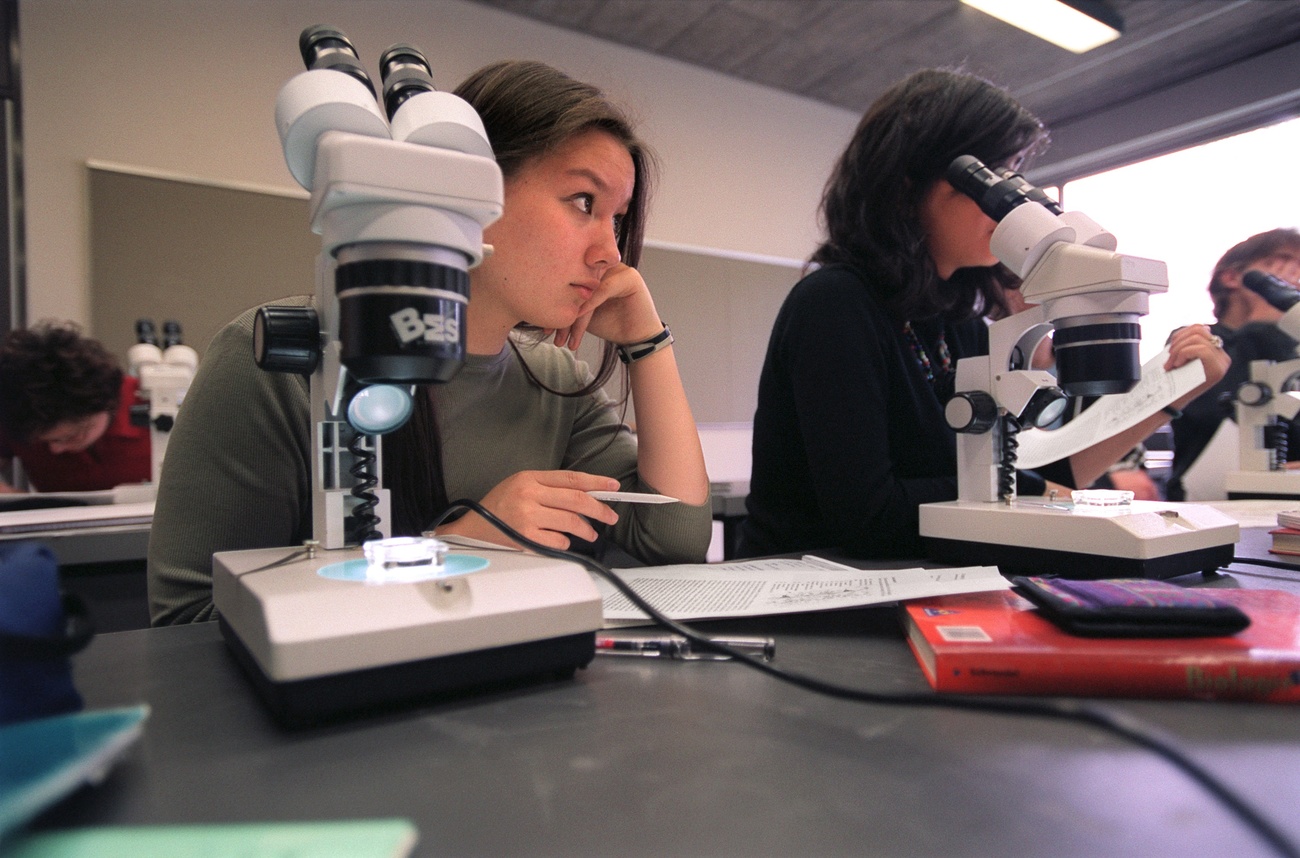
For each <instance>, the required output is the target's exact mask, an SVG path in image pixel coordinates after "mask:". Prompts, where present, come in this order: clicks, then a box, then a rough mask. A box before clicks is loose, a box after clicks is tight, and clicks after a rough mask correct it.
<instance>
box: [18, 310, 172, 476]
mask: <svg viewBox="0 0 1300 858" xmlns="http://www.w3.org/2000/svg"><path fill="white" fill-rule="evenodd" d="M137 387H138V381H137V380H136V379H135V378H133V377H131V376H129V375H126V374H124V373H123V372H122V368H121V366H120V365H119V363H118V362H117V360H115V359H114V358H113V356H112V355H110V354H109V353H108V351H107V350H106V349H105V348H104V346H103V345H102V344H100V342H99V341H98V340H93V339H89V338H87V337H84V336H82V335H81V332H80V330H79V328H78V327H77V326H76V325H73V324H71V323H59V322H52V321H47V322H41V323H38V324H36V325H33V326H32V327H30V328H25V329H18V330H13V331H10V332H9V334H8V335H7V336H6V337H5V339H4V342H3V344H2V345H0V468H8V467H9V466H10V464H11V463H12V462H13V461H14V460H17V461H19V462H21V463H22V466H23V471H24V473H25V474H26V475H27V479H28V481H29V482H30V483H31V485H32V487H33V488H34V489H36V490H37V491H40V492H65V491H98V490H102V489H111V488H114V487H116V486H119V485H123V484H126V483H147V482H149V480H150V479H152V473H151V470H150V469H151V467H152V464H151V460H150V442H149V427H148V426H137V425H133V424H132V422H131V406H132V405H134V404H136V403H137V401H138V400H137V398H136V389H137ZM15 491H18V490H17V489H15V488H14V487H13V486H12V485H9V484H8V483H3V482H0V492H15Z"/></svg>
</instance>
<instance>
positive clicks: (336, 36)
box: [298, 24, 375, 95]
mask: <svg viewBox="0 0 1300 858" xmlns="http://www.w3.org/2000/svg"><path fill="white" fill-rule="evenodd" d="M298 50H299V51H301V52H302V61H303V62H304V63H305V64H306V65H307V70H308V71H315V70H316V69H332V70H333V71H341V72H343V73H344V74H348V75H351V76H352V77H354V78H356V79H357V80H359V81H361V82H362V83H364V84H365V85H366V88H367V89H369V90H370V93H371V95H373V94H374V92H375V85H374V83H373V82H372V81H371V80H370V75H369V74H367V73H366V70H365V67H364V66H362V65H361V58H360V57H359V56H358V55H357V49H356V48H355V47H353V46H352V42H350V41H349V40H348V37H347V36H345V35H343V34H342V33H340V32H339V31H338V30H336V29H334V28H333V27H327V26H325V25H324V24H317V25H315V26H313V27H308V28H307V29H305V30H303V31H302V33H301V34H300V35H299V36H298Z"/></svg>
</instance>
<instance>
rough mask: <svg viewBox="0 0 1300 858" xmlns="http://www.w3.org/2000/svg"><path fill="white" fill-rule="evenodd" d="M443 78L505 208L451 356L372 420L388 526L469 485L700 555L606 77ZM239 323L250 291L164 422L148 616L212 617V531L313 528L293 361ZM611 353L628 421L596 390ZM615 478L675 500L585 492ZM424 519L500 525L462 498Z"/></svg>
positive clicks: (693, 443) (615, 537) (679, 393)
mask: <svg viewBox="0 0 1300 858" xmlns="http://www.w3.org/2000/svg"><path fill="white" fill-rule="evenodd" d="M456 94H457V95H459V96H460V97H462V98H464V99H465V100H466V101H468V102H469V103H470V104H471V105H472V106H473V107H474V108H475V109H476V110H477V111H478V114H479V116H480V117H481V118H482V120H483V124H484V126H485V128H486V130H487V135H488V139H489V141H490V142H491V144H492V148H493V151H494V153H495V155H496V159H497V163H498V164H499V166H500V167H501V171H502V173H503V175H504V179H505V209H504V214H503V215H502V217H501V218H500V219H499V220H498V221H496V222H495V223H493V224H491V225H490V226H488V227H487V229H486V230H485V232H484V241H485V242H486V243H489V244H491V245H492V246H493V247H494V248H495V252H494V253H493V254H492V255H491V256H490V257H488V258H487V259H485V260H484V262H483V264H482V265H480V266H479V267H477V268H475V269H473V270H472V271H471V272H470V282H471V289H470V301H469V304H468V307H467V310H466V327H467V332H466V351H467V355H466V361H465V366H464V367H463V368H462V370H461V371H460V373H459V374H458V375H457V376H456V377H455V378H454V379H452V381H450V382H449V383H447V384H443V385H437V386H432V385H431V386H428V387H427V388H423V389H422V390H421V394H422V395H419V396H417V397H416V399H417V403H418V404H417V410H416V413H415V415H414V416H413V417H412V419H411V420H410V422H408V423H407V424H406V425H405V426H404V427H402V428H401V429H399V430H398V431H396V432H394V433H392V434H390V435H387V436H385V438H384V484H385V486H386V487H388V488H389V489H390V490H391V491H392V506H393V533H394V535H415V534H419V533H420V532H422V531H423V530H425V529H426V528H427V527H428V526H429V525H430V524H431V523H432V522H433V520H434V519H435V518H436V517H437V516H438V515H439V514H440V513H442V512H443V511H444V510H446V509H447V507H448V505H449V500H452V499H456V498H461V497H466V498H470V499H473V500H477V501H479V502H480V503H481V504H482V505H483V506H484V507H485V508H487V509H488V510H490V511H491V512H493V513H495V514H496V515H497V516H498V517H500V518H501V519H503V520H504V521H505V522H506V523H508V524H510V525H511V526H513V527H514V528H516V529H517V530H519V531H521V532H522V533H523V534H524V535H525V536H528V537H530V538H532V539H534V540H537V541H539V542H542V543H544V544H546V545H549V546H553V547H557V548H565V547H568V546H569V545H570V543H571V542H573V541H588V542H589V541H593V540H595V539H597V537H598V535H599V534H598V531H597V528H598V527H599V528H601V529H605V528H608V532H609V538H610V539H611V540H612V541H613V542H614V543H615V544H616V545H618V546H619V547H620V548H622V549H623V550H625V551H627V552H628V553H630V554H631V555H632V556H634V557H636V558H638V559H640V560H642V561H643V562H649V563H667V562H687V561H695V562H699V561H702V560H703V559H704V555H705V552H706V550H707V548H708V544H709V539H710V536H711V524H712V521H711V508H710V504H709V483H708V477H707V475H706V473H705V469H704V456H703V453H702V451H701V449H700V442H699V436H698V433H697V431H696V428H695V422H694V419H693V417H692V415H691V411H690V408H689V405H688V404H687V401H686V396H685V392H684V391H683V388H682V383H681V378H680V376H679V374H678V371H677V364H676V360H675V358H674V356H673V350H672V348H671V343H672V338H671V336H670V335H669V334H668V333H667V328H666V327H665V326H664V324H663V322H661V321H660V318H659V315H658V313H657V311H656V310H655V305H654V301H653V299H652V298H651V295H650V292H649V290H648V289H647V287H646V284H645V281H644V280H643V279H642V278H641V275H640V274H639V273H637V271H636V269H635V267H634V266H635V265H636V263H637V261H638V258H639V255H640V250H641V242H642V237H643V235H644V229H645V214H646V203H647V197H648V194H649V183H650V175H649V174H650V171H651V165H652V157H651V155H650V153H649V152H648V150H647V149H646V147H645V146H644V145H643V144H642V143H641V142H640V141H639V140H638V139H637V138H636V136H635V133H634V132H633V130H632V127H631V123H630V122H629V120H628V119H627V118H626V116H625V115H624V114H623V113H622V112H621V111H620V110H619V109H618V108H617V107H615V106H614V105H612V104H611V103H610V102H609V101H607V100H606V99H605V97H604V95H603V94H602V93H601V92H600V91H599V90H598V89H596V88H595V87H592V86H590V85H588V84H584V83H581V82H578V81H575V80H573V79H572V78H569V77H568V76H566V75H564V74H562V73H561V72H559V71H557V70H555V69H553V68H550V67H548V66H545V65H542V64H540V63H531V62H503V63H498V64H494V65H491V66H488V67H486V68H484V69H481V70H480V71H478V72H475V73H474V74H473V75H471V76H470V77H469V78H468V79H467V80H466V81H465V82H464V83H462V84H461V86H460V87H459V88H458V89H457V90H456ZM276 303H285V302H276ZM303 303H306V300H304V301H303ZM252 327H253V311H249V312H247V313H245V314H244V315H242V316H241V317H240V318H238V319H236V320H235V321H234V322H232V323H231V324H230V325H229V326H227V328H226V329H225V330H224V331H223V332H222V333H220V334H219V335H218V336H217V337H216V338H215V339H214V341H213V343H212V346H211V347H210V349H209V351H208V352H207V355H206V356H205V358H204V360H203V362H202V365H201V366H200V368H199V371H198V374H197V376H196V377H195V379H194V384H193V385H192V386H191V387H190V389H189V393H188V396H187V399H186V402H185V408H184V409H183V410H182V412H181V415H180V418H179V419H178V421H177V425H176V428H175V430H174V431H173V433H172V437H171V439H170V442H169V446H168V455H167V460H166V464H165V467H164V471H163V478H162V480H161V486H160V491H159V497H158V503H157V514H156V515H155V518H154V523H153V531H152V538H151V541H150V546H149V596H150V603H151V612H152V617H153V622H154V623H155V624H166V623H178V622H189V621H194V620H205V619H211V618H213V605H212V592H211V590H212V554H213V552H216V551H226V550H232V549H240V548H255V547H273V546H288V545H297V544H301V542H302V541H303V539H305V538H309V537H310V536H311V534H312V512H311V503H312V491H311V485H312V483H311V467H310V461H309V457H310V455H311V451H312V443H311V439H310V431H311V430H310V419H309V414H308V388H307V381H306V379H305V378H303V377H302V376H296V375H283V374H279V373H270V372H263V371H262V370H260V369H258V368H257V366H256V365H255V364H254V361H253V348H252ZM588 333H589V334H592V335H595V336H597V337H600V338H601V339H602V340H604V341H605V342H606V343H607V346H606V349H605V354H604V359H603V363H602V366H601V367H600V368H599V369H598V370H597V371H596V372H595V373H592V372H590V371H589V370H588V369H587V367H586V366H585V365H584V364H582V363H579V362H577V361H576V360H575V359H574V357H573V354H572V351H571V350H572V349H573V348H576V347H577V345H578V343H579V341H580V340H581V339H582V338H583V337H584V336H585V335H586V334H588ZM547 339H549V340H551V341H550V342H547V341H544V340H547ZM620 356H621V357H623V358H624V361H625V363H626V364H627V367H628V370H627V371H628V373H629V375H630V381H629V384H630V389H631V391H632V394H633V403H634V408H635V414H636V427H637V434H636V438H635V439H634V438H633V437H632V435H631V432H630V431H629V429H628V427H627V426H625V425H623V424H622V423H621V420H620V418H619V414H618V409H617V407H616V404H615V403H613V402H611V401H610V400H609V398H608V397H606V396H605V395H604V393H603V392H602V391H601V389H600V385H601V384H602V383H603V381H604V380H605V378H607V377H608V375H609V373H610V372H612V370H613V368H614V367H616V366H618V365H619V364H618V358H619V357H620ZM619 489H623V490H631V491H641V492H656V493H662V494H667V495H670V496H672V497H675V498H678V499H680V500H681V503H673V504H662V505H649V504H636V505H632V504H628V505H625V506H623V507H621V508H620V510H619V511H618V512H615V510H614V509H613V508H612V507H610V506H609V505H607V504H605V503H603V502H601V501H598V500H596V499H595V498H593V497H591V496H590V495H589V494H587V492H589V491H592V490H604V491H609V490H619ZM438 533H439V534H457V535H462V536H469V537H474V538H478V539H483V540H489V541H493V542H507V540H506V538H505V537H504V536H503V535H502V534H500V533H499V532H498V531H497V530H496V529H495V528H493V527H492V526H491V525H489V524H488V523H487V522H486V521H485V520H484V519H483V518H481V517H480V516H478V515H477V514H475V513H468V514H466V515H464V516H462V517H461V518H459V519H457V520H455V521H454V522H451V523H448V524H444V525H443V526H442V527H440V528H439V529H438ZM507 544H508V542H507Z"/></svg>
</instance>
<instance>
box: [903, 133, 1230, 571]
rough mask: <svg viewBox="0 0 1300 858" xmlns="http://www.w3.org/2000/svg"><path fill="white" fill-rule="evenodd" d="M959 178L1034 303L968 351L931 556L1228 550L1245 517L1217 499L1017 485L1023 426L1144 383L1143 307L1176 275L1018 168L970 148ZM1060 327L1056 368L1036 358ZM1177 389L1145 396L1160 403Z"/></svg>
mask: <svg viewBox="0 0 1300 858" xmlns="http://www.w3.org/2000/svg"><path fill="white" fill-rule="evenodd" d="M948 179H949V181H950V182H951V183H952V184H953V186H954V187H956V188H957V189H958V190H960V191H962V192H963V193H965V194H967V195H968V196H970V197H972V198H973V199H975V200H976V201H977V202H978V203H979V204H980V207H981V208H982V209H983V211H984V212H985V213H986V214H987V215H988V216H989V217H991V218H993V219H994V220H996V221H998V225H997V228H996V229H995V230H994V233H993V237H992V240H991V243H990V246H991V249H992V250H993V253H994V255H995V256H997V258H998V259H999V260H1001V261H1002V262H1003V264H1005V265H1006V266H1007V267H1008V268H1010V269H1011V270H1012V271H1013V272H1014V273H1015V274H1016V275H1018V276H1019V277H1020V278H1021V279H1022V281H1023V284H1022V286H1021V289H1020V291H1021V294H1022V295H1023V296H1024V299H1025V301H1026V302H1028V303H1030V304H1032V305H1035V306H1031V307H1029V308H1028V309H1026V310H1024V311H1022V312H1020V313H1017V314H1015V315H1012V316H1009V317H1007V318H1004V319H1001V320H998V321H996V322H994V323H993V324H992V325H991V326H990V328H989V354H988V356H986V357H979V358H966V359H963V360H961V361H959V362H958V364H957V379H956V391H957V392H956V394H955V395H954V396H953V398H952V399H951V400H950V402H949V403H948V405H947V407H946V411H945V417H946V418H947V420H948V423H949V425H950V426H951V427H952V428H953V429H954V430H955V431H956V432H957V454H958V455H957V458H958V477H957V480H958V500H956V501H952V502H948V503H935V504H923V505H922V506H921V507H920V529H921V535H922V536H923V537H925V539H926V543H927V545H928V550H929V553H930V555H931V556H932V557H934V558H935V559H938V560H945V561H951V562H959V563H993V564H997V565H998V566H1000V567H1002V569H1003V571H1016V572H1032V573H1037V572H1044V571H1048V572H1051V573H1053V574H1061V575H1069V576H1074V577H1090V578H1099V577H1120V576H1138V577H1170V576H1173V575H1180V574H1184V573H1187V572H1193V571H1200V570H1213V569H1216V568H1217V567H1218V566H1220V565H1222V564H1224V563H1227V562H1229V561H1230V560H1231V559H1232V547H1233V544H1234V543H1235V542H1236V541H1237V537H1238V528H1237V525H1236V524H1235V522H1233V521H1232V520H1231V519H1229V518H1227V517H1226V516H1224V515H1222V514H1221V513H1218V512H1217V511H1215V510H1213V509H1210V508H1208V507H1197V506H1194V505H1175V504H1161V503H1157V502H1150V501H1148V502H1141V501H1139V502H1130V501H1128V500H1126V499H1124V498H1122V497H1116V496H1114V495H1110V494H1103V495H1097V494H1091V493H1088V492H1076V493H1074V496H1073V497H1072V498H1071V499H1070V500H1068V501H1067V500H1065V499H1058V498H1017V497H1016V493H1015V467H1016V453H1017V434H1018V433H1019V432H1020V431H1021V429H1022V427H1023V428H1029V427H1045V426H1047V425H1049V424H1050V423H1052V422H1053V421H1054V420H1055V419H1056V418H1057V417H1058V416H1059V415H1060V412H1061V410H1062V409H1063V407H1064V400H1065V397H1067V396H1101V397H1106V396H1113V395H1122V394H1125V393H1127V392H1128V391H1130V390H1131V389H1132V388H1133V387H1134V386H1135V384H1137V383H1138V381H1139V379H1140V378H1141V367H1140V365H1139V360H1138V345H1139V342H1140V337H1141V330H1140V327H1139V324H1138V318H1139V317H1140V316H1142V315H1145V314H1146V312H1147V308H1148V299H1149V296H1150V295H1152V294H1156V293H1160V292H1164V291H1165V290H1166V289H1167V288H1168V283H1167V274H1166V270H1165V265H1164V263H1163V262H1158V261H1155V260H1150V259H1142V258H1139V257H1133V256H1126V255H1123V254H1119V253H1115V252H1114V251H1115V247H1116V241H1115V238H1114V236H1113V235H1111V234H1110V233H1108V232H1106V231H1105V230H1104V229H1102V228H1101V227H1100V226H1099V225H1098V224H1097V223H1096V222H1094V221H1093V220H1091V219H1090V218H1088V217H1087V216H1086V215H1083V214H1082V213H1079V212H1062V211H1061V209H1060V208H1059V206H1057V205H1056V204H1055V203H1054V202H1053V201H1051V200H1050V198H1048V197H1047V195H1046V194H1044V193H1043V192H1042V191H1041V190H1040V189H1037V188H1034V187H1033V186H1032V185H1030V184H1029V183H1028V182H1026V181H1025V180H1024V179H1023V177H1021V176H1019V175H1018V174H1015V173H1011V172H1004V173H1003V174H999V173H996V172H994V171H993V170H990V169H989V168H988V167H986V166H985V165H984V164H982V163H981V162H980V161H979V160H978V159H976V158H973V157H971V156H963V157H961V158H958V159H956V160H955V161H954V162H953V163H952V165H951V167H950V168H949V172H948ZM1053 330H1054V331H1055V334H1054V338H1053V344H1054V349H1055V353H1056V362H1057V374H1056V376H1055V377H1053V376H1052V375H1051V374H1049V373H1047V372H1045V371H1040V370H1033V369H1030V368H1029V365H1028V364H1029V356H1031V355H1032V354H1033V353H1034V350H1035V348H1036V347H1037V345H1038V343H1039V342H1040V341H1041V340H1042V338H1043V337H1044V336H1046V335H1047V334H1048V333H1050V332H1052V331H1053ZM1167 402H1168V400H1166V401H1165V402H1160V401H1152V402H1146V403H1139V406H1140V407H1143V408H1147V409H1148V411H1147V413H1154V412H1155V411H1157V410H1159V409H1160V407H1162V406H1163V405H1165V404H1167ZM1085 446H1086V445H1085ZM1079 449H1083V447H1082V446H1080V447H1078V448H1077V449H1075V450H1069V451H1063V452H1062V455H1068V454H1070V453H1073V452H1078V450H1079Z"/></svg>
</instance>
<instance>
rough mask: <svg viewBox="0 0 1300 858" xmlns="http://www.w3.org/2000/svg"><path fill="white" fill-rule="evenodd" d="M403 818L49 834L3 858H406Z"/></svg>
mask: <svg viewBox="0 0 1300 858" xmlns="http://www.w3.org/2000/svg"><path fill="white" fill-rule="evenodd" d="M415 840H416V830H415V825H414V824H412V823H411V822H410V821H409V820H405V819H362V820H344V821H326V822H267V823H250V824H232V825H159V826H123V827H113V828H83V829H77V830H72V831H49V832H42V833H39V834H33V835H30V836H28V837H26V838H24V839H22V840H20V841H18V842H17V843H16V844H14V846H13V847H12V849H11V850H3V849H0V856H3V858H175V856H179V855H184V856H191V858H259V856H267V858H271V856H274V858H402V856H405V855H409V854H410V852H411V849H412V847H414V846H415Z"/></svg>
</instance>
